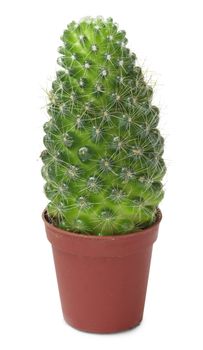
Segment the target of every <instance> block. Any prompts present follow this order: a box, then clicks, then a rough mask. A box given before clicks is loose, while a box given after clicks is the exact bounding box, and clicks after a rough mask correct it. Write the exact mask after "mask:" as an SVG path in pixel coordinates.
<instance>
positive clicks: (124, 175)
mask: <svg viewBox="0 0 203 350" xmlns="http://www.w3.org/2000/svg"><path fill="white" fill-rule="evenodd" d="M61 39H62V42H63V45H62V46H61V47H59V53H60V57H59V59H58V65H59V66H60V69H59V70H58V71H57V73H56V79H55V80H54V81H53V83H52V88H51V90H50V91H49V92H48V98H49V103H48V106H47V110H48V114H49V116H50V119H49V121H48V122H46V123H45V125H44V131H45V136H44V145H45V148H46V149H45V150H44V151H43V152H42V154H41V158H42V161H43V163H44V165H43V167H42V175H43V177H44V179H45V180H46V183H45V193H46V196H47V197H48V199H49V200H50V202H49V204H48V206H47V215H48V218H49V220H50V221H51V222H52V223H53V224H54V225H55V226H57V227H60V228H62V229H64V230H67V231H73V232H78V233H83V234H94V235H112V234H125V233H130V232H135V231H137V230H140V229H144V228H146V227H148V226H150V225H151V224H152V223H154V221H155V220H156V217H157V207H158V204H159V202H160V201H161V200H162V198H163V194H164V192H163V186H162V182H161V180H162V178H163V176H164V174H165V170H166V168H165V164H164V160H163V158H162V154H163V145H164V140H163V137H162V136H161V135H160V132H159V130H158V129H157V124H158V121H159V110H158V108H157V107H155V106H153V105H152V103H151V100H152V94H153V90H152V88H151V86H149V85H148V84H147V83H146V82H145V80H144V76H143V73H142V70H141V68H140V67H138V66H137V65H136V64H135V61H136V56H135V54H133V53H131V52H130V50H129V49H128V48H126V43H127V39H126V35H125V32H124V31H119V30H118V26H117V25H116V24H115V23H114V22H113V20H112V19H111V18H110V19H107V20H104V19H102V18H100V17H98V18H96V19H94V18H85V19H83V20H81V21H80V22H79V23H78V24H77V23H75V22H72V23H70V24H69V25H68V26H67V29H66V30H65V31H64V33H63V35H62V37H61Z"/></svg>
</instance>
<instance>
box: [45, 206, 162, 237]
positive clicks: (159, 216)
mask: <svg viewBox="0 0 203 350" xmlns="http://www.w3.org/2000/svg"><path fill="white" fill-rule="evenodd" d="M46 214H47V209H46V208H45V209H44V210H43V212H42V219H43V221H44V224H45V226H47V227H48V228H50V229H52V230H54V231H55V230H57V233H59V234H63V235H67V236H69V237H72V238H76V237H78V238H79V237H80V238H81V239H83V238H84V239H86V240H100V241H102V240H104V241H112V240H122V239H123V240H124V239H127V238H129V237H133V236H134V235H136V236H140V235H142V236H143V235H144V234H148V233H149V232H151V231H152V230H153V229H154V228H155V227H157V226H159V224H160V222H161V220H162V212H161V210H160V209H159V208H157V214H156V217H157V219H156V221H155V222H154V223H153V224H152V225H150V226H148V227H146V228H144V229H141V230H139V231H135V232H129V233H122V234H115V235H106V236H97V235H94V234H89V235H88V234H84V233H80V232H73V231H66V230H63V229H62V228H59V227H57V226H55V225H53V224H52V223H50V222H49V221H48V219H47V215H46Z"/></svg>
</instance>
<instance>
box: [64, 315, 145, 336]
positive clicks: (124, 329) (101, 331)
mask: <svg viewBox="0 0 203 350" xmlns="http://www.w3.org/2000/svg"><path fill="white" fill-rule="evenodd" d="M64 321H65V322H66V323H67V324H68V325H69V326H71V327H72V328H74V329H76V330H78V331H80V332H86V333H95V334H115V333H121V332H127V331H130V330H132V329H134V328H137V327H139V326H140V324H141V323H142V319H141V320H140V321H139V322H136V323H135V324H134V325H128V326H127V325H126V326H125V327H120V328H103V329H101V328H99V329H96V328H88V329H86V328H85V327H84V328H83V327H81V326H80V325H77V324H74V323H71V322H69V321H67V320H66V319H65V318H64Z"/></svg>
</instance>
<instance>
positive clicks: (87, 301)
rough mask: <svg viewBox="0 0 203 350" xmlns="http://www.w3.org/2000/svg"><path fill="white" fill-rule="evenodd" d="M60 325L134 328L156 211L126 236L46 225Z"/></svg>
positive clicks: (108, 329)
mask: <svg viewBox="0 0 203 350" xmlns="http://www.w3.org/2000/svg"><path fill="white" fill-rule="evenodd" d="M43 220H44V223H45V228H46V233H47V237H48V240H49V241H50V242H51V244H52V248H53V256H54V262H55V267H56V274H57V280H58V287H59V293H60V298H61V305H62V310H63V315H64V318H65V320H66V321H67V322H68V323H69V324H70V325H71V326H73V327H75V328H78V329H80V330H84V331H89V332H96V333H113V332H119V331H123V330H126V329H129V328H132V327H134V326H137V325H138V324H139V323H140V322H141V320H142V317H143V310H144V303H145V296H146V289H147V282H148V275H149V267H150V260H151V253H152V246H153V243H154V241H155V240H156V238H157V235H158V228H159V223H160V221H161V212H160V211H158V215H157V221H156V223H155V224H153V225H152V226H151V227H148V228H146V229H144V230H142V231H139V232H135V233H130V234H126V235H119V236H118V235H115V236H89V235H83V234H78V233H73V232H67V231H64V230H62V229H59V228H57V227H55V226H53V225H52V224H50V223H49V222H48V220H47V217H46V211H45V212H44V213H43Z"/></svg>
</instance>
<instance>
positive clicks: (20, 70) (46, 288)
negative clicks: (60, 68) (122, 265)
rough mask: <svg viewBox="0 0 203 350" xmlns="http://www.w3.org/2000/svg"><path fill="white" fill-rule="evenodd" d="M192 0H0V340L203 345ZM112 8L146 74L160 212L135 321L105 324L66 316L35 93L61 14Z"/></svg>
mask: <svg viewBox="0 0 203 350" xmlns="http://www.w3.org/2000/svg"><path fill="white" fill-rule="evenodd" d="M201 2H202V1H197V0H193V1H187V0H185V1H181V0H179V1H178V0H175V1H172V0H170V1H161V0H160V1H158V0H154V1H146V0H141V1H136V0H132V1H130V0H125V1H114V0H101V1H96V0H84V1H83V0H72V1H68V0H66V1H65V0H64V1H63V0H55V1H51V0H49V1H48V0H44V1H43V0H40V1H37V0H35V1H25V0H24V1H23V0H18V1H14V0H13V1H9V0H4V1H2V2H1V10H0V12H1V14H0V15H1V19H0V36H1V38H0V49H1V54H0V59H1V65H0V67H1V73H0V90H1V92H0V118H1V119H0V120H1V121H0V127H1V133H0V143H1V145H0V150H1V157H0V165H1V170H0V175H1V190H0V203H1V219H0V220H1V223H0V226H1V236H0V269H1V275H0V276H1V277H0V283H1V286H0V293H1V296H0V304H1V305H0V320H1V325H0V333H1V339H0V342H1V343H2V345H1V349H3V350H7V349H9V350H10V349H12V350H15V349H21V350H25V349H26V350H27V349H29V350H36V349H49V350H52V349H57V350H59V349H60V350H63V349H88V350H92V349H94V350H95V349H98V350H100V349H104V348H105V349H113V348H117V349H124V348H125V349H139V350H148V349H156V350H163V349H164V350H169V349H170V350H171V349H175V350H176V349H184V350H186V349H195V350H199V349H203V336H202V335H201V331H202V328H203V327H202V326H203V303H202V298H203V283H202V277H203V272H202V268H203V238H202V237H203V228H202V221H203V203H202V198H203V186H202V179H203V170H202V169H203V167H202V162H203V157H202V154H203V143H202V140H203V123H202V119H203V115H202V114H203V107H202V101H203V89H202V82H203V68H202V67H203V50H202V49H203V48H202V33H203V20H202V16H203V10H202V8H201ZM86 15H92V16H96V15H103V16H104V17H109V16H112V17H113V18H114V20H115V21H116V22H118V23H119V24H120V28H121V29H125V30H126V32H127V36H128V39H129V47H130V48H131V49H132V50H133V51H134V52H135V53H136V55H137V56H138V58H139V63H140V65H141V66H142V67H143V69H144V70H145V71H146V72H147V74H148V75H152V78H153V81H157V84H156V87H155V99H154V102H156V103H157V104H158V105H159V106H160V108H161V117H162V121H161V124H160V127H161V129H162V132H163V134H164V135H165V137H166V150H165V159H166V162H167V166H168V175H167V177H166V178H165V187H166V195H165V199H164V201H163V203H162V204H161V209H162V211H163V221H162V223H161V227H160V234H159V239H158V241H157V242H156V244H155V246H154V252H153V259H152V266H151V274H150V281H149V288H148V294H147V301H146V307H145V315H144V320H143V323H142V325H141V326H140V327H138V328H136V329H134V330H131V331H128V332H124V333H120V334H115V335H94V334H87V333H82V332H79V331H77V330H74V329H72V328H71V327H69V326H68V325H66V324H65V322H64V321H63V318H62V313H61V309H60V303H59V296H58V290H57V284H56V278H55V271H54V266H53V261H52V253H51V247H50V245H49V243H48V241H47V239H46V236H45V232H44V227H43V224H42V220H41V212H42V210H43V208H44V207H45V206H46V203H47V200H46V198H45V196H44V194H43V189H42V187H43V180H42V178H41V174H40V168H41V161H40V159H39V154H40V152H41V150H42V149H43V145H42V136H43V132H42V125H43V123H44V122H45V120H46V119H47V117H46V108H45V93H44V91H43V89H46V88H47V87H48V86H49V84H50V81H51V79H52V78H53V77H54V73H55V70H56V58H57V47H58V46H59V45H60V40H59V37H60V35H61V34H62V32H63V30H64V29H65V27H66V25H67V23H68V22H70V21H71V20H73V19H75V20H78V19H80V18H81V17H84V16H86Z"/></svg>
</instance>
